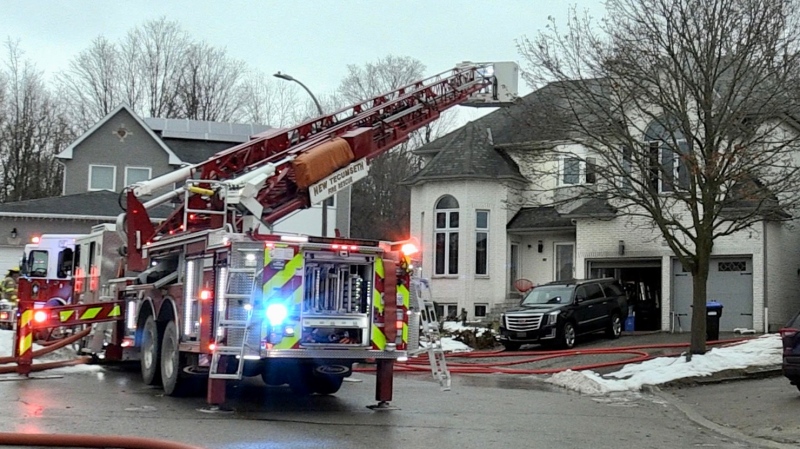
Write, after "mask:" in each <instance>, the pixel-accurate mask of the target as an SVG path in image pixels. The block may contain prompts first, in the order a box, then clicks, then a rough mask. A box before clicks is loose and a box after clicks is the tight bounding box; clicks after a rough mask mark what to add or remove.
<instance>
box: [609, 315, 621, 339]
mask: <svg viewBox="0 0 800 449" xmlns="http://www.w3.org/2000/svg"><path fill="white" fill-rule="evenodd" d="M620 335H622V318H620V316H619V313H617V312H614V313H613V314H611V320H609V322H608V328H606V336H607V337H608V338H613V339H617V338H619V336H620Z"/></svg>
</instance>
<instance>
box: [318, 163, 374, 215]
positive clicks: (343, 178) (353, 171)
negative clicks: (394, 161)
mask: <svg viewBox="0 0 800 449" xmlns="http://www.w3.org/2000/svg"><path fill="white" fill-rule="evenodd" d="M368 171H369V166H368V165H367V159H366V158H365V159H359V160H357V161H355V162H353V163H352V164H350V165H348V166H347V167H345V168H343V169H341V170H339V171H336V172H333V174H331V175H330V176H328V177H327V178H325V179H323V180H321V181H319V182H317V183H316V184H311V186H309V188H308V195H309V196H310V198H311V204H318V203H321V202H323V201H324V200H326V199H328V198H330V197H332V196H333V195H335V194H336V193H338V192H339V191H341V190H343V189H344V188H345V187H347V186H349V185H351V184H353V183H355V182H356V181H359V180H361V179H364V178H366V177H367V172H368Z"/></svg>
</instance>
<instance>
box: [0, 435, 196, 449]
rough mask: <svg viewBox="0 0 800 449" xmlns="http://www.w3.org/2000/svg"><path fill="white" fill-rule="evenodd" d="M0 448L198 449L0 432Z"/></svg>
mask: <svg viewBox="0 0 800 449" xmlns="http://www.w3.org/2000/svg"><path fill="white" fill-rule="evenodd" d="M0 445H2V446H11V445H14V446H38V447H42V446H44V447H92V448H95V447H96V448H106V447H117V448H122V449H200V448H199V447H198V446H190V445H188V444H183V443H174V442H171V441H163V440H156V439H152V438H139V437H120V436H114V435H81V434H57V433H52V434H37V433H5V432H0Z"/></svg>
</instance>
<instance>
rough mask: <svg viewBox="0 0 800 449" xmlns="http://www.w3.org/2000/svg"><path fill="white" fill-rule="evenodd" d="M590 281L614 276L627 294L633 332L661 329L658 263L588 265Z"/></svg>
mask: <svg viewBox="0 0 800 449" xmlns="http://www.w3.org/2000/svg"><path fill="white" fill-rule="evenodd" d="M589 267H590V268H589V273H590V275H591V277H593V278H600V277H613V278H616V279H618V280H619V281H620V283H622V285H623V287H624V288H625V292H626V293H628V301H629V302H628V305H629V306H630V310H631V311H632V312H633V313H634V314H635V318H634V330H636V331H658V330H661V305H662V301H661V262H660V261H643V262H639V263H624V262H590V264H589Z"/></svg>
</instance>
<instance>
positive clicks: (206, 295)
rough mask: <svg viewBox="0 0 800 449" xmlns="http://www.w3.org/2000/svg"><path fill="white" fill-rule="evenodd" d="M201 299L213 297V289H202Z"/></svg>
mask: <svg viewBox="0 0 800 449" xmlns="http://www.w3.org/2000/svg"><path fill="white" fill-rule="evenodd" d="M200 299H202V300H206V299H211V290H208V289H204V290H200Z"/></svg>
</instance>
